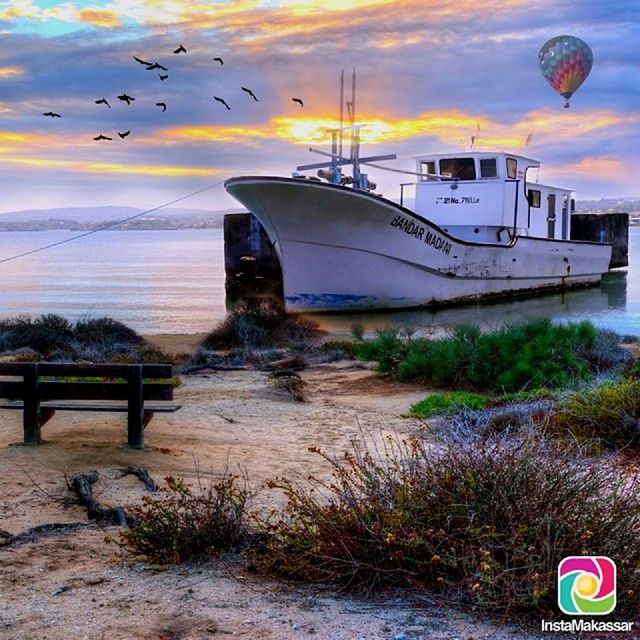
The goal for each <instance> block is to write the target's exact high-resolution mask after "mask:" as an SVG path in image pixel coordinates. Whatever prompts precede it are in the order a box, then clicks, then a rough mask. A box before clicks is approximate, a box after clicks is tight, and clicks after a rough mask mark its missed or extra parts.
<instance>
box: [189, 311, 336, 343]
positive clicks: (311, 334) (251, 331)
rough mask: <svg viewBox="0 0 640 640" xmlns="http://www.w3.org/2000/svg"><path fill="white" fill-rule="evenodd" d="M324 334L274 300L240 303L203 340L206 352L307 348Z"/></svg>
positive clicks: (315, 325) (309, 321) (312, 324)
mask: <svg viewBox="0 0 640 640" xmlns="http://www.w3.org/2000/svg"><path fill="white" fill-rule="evenodd" d="M322 334H323V332H322V331H321V330H320V329H319V328H318V325H317V324H316V323H315V322H312V321H311V320H305V319H303V318H301V317H300V316H298V315H296V314H292V313H288V312H286V311H285V310H284V309H283V308H282V306H281V305H278V304H276V303H274V302H273V301H270V300H260V301H258V302H257V303H254V304H251V305H248V304H243V303H241V304H238V305H236V306H235V307H234V308H233V309H232V310H231V311H230V312H229V313H228V314H227V317H226V318H225V319H224V320H223V321H222V322H221V323H220V324H219V325H218V327H216V328H215V329H214V330H213V331H212V332H211V333H210V334H209V335H208V336H207V337H206V338H205V339H204V341H203V343H202V346H203V347H204V348H205V349H238V348H240V349H257V348H259V349H266V348H274V347H292V346H293V347H299V348H300V347H302V348H304V347H306V346H308V345H309V344H313V343H315V342H317V341H318V339H319V338H320V336H321V335H322Z"/></svg>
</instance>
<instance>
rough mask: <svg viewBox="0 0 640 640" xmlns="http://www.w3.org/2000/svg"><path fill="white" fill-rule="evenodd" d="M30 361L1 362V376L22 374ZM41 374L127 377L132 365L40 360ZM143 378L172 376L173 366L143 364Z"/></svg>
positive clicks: (39, 371)
mask: <svg viewBox="0 0 640 640" xmlns="http://www.w3.org/2000/svg"><path fill="white" fill-rule="evenodd" d="M31 364H32V363H30V362H0V375H1V376H22V375H24V372H25V371H26V370H27V369H28V368H29V367H30V366H31ZM37 364H38V374H39V375H41V376H74V377H85V376H86V377H92V378H94V377H95V378H101V377H105V378H125V377H126V376H127V372H128V371H129V369H130V367H131V365H128V364H112V363H105V364H82V363H80V364H79V363H66V362H39V363H37ZM141 366H142V377H143V378H170V377H171V375H172V371H173V368H172V366H171V365H170V364H143V365H141Z"/></svg>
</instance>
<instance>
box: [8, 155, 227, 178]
mask: <svg viewBox="0 0 640 640" xmlns="http://www.w3.org/2000/svg"><path fill="white" fill-rule="evenodd" d="M2 162H3V163H9V164H15V165H22V166H27V167H32V168H35V169H62V170H68V171H74V172H80V173H102V174H104V173H115V174H128V175H144V176H156V177H172V178H201V177H210V176H216V175H220V174H221V173H223V171H222V170H221V169H203V168H200V167H175V166H165V165H145V164H122V163H117V162H87V161H81V160H60V159H53V158H38V157H26V156H13V157H11V156H3V158H2Z"/></svg>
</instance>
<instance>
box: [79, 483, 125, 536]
mask: <svg viewBox="0 0 640 640" xmlns="http://www.w3.org/2000/svg"><path fill="white" fill-rule="evenodd" d="M99 477H100V474H99V473H98V472H97V471H89V472H88V473H81V474H80V475H77V476H76V477H75V478H74V479H73V480H72V481H71V489H73V491H74V492H75V493H76V495H77V496H78V502H80V504H81V505H82V506H83V507H85V508H86V510H87V517H88V518H89V520H95V521H96V522H97V523H99V524H105V525H109V524H115V525H120V526H122V527H126V526H128V524H129V522H128V519H127V514H126V513H125V510H124V508H123V507H113V508H106V507H102V506H101V505H100V504H99V503H98V502H97V500H96V499H95V498H94V497H93V488H92V485H94V484H95V483H96V482H97V481H98V478H99Z"/></svg>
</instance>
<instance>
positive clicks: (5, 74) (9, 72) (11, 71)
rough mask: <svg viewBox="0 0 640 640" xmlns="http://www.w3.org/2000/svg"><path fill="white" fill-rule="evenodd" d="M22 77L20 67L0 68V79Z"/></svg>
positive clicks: (22, 73)
mask: <svg viewBox="0 0 640 640" xmlns="http://www.w3.org/2000/svg"><path fill="white" fill-rule="evenodd" d="M23 75H24V69H23V68H22V67H0V78H15V77H16V76H23Z"/></svg>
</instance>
